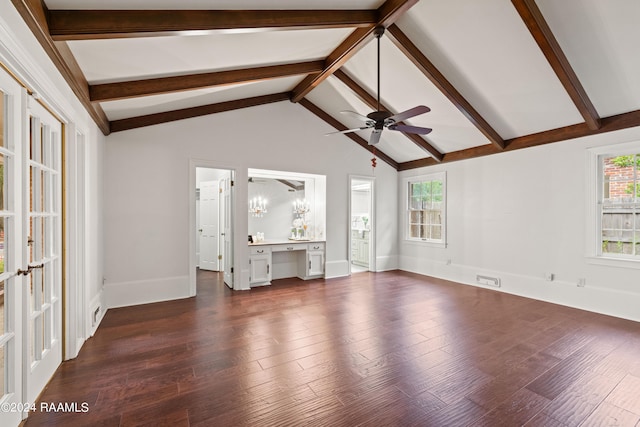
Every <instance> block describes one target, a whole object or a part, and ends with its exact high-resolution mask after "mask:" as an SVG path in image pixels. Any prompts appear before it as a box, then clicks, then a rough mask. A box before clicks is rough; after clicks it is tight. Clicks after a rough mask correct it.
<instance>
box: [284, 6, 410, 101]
mask: <svg viewBox="0 0 640 427" xmlns="http://www.w3.org/2000/svg"><path fill="white" fill-rule="evenodd" d="M417 2H418V0H387V1H386V2H384V4H383V5H382V6H380V7H379V8H378V10H377V11H376V13H377V22H376V24H374V25H370V26H368V27H365V28H358V29H357V30H355V31H354V32H352V33H351V34H350V35H349V37H347V38H346V39H345V40H344V41H343V42H342V43H341V44H340V46H338V47H337V48H336V49H335V50H334V51H333V52H331V54H329V56H328V57H327V58H326V59H325V62H324V69H323V70H322V72H320V73H319V74H317V75H311V76H308V77H307V78H305V79H304V80H303V81H302V82H301V83H300V84H299V85H298V86H296V87H295V88H294V89H293V91H292V95H291V102H300V100H301V99H302V98H304V97H305V96H307V94H308V93H309V92H311V91H312V90H313V89H314V88H315V87H317V86H318V85H319V84H320V83H322V82H323V81H325V80H326V79H327V77H329V76H330V75H331V74H333V73H334V72H335V71H336V70H337V69H339V68H340V67H342V65H344V63H345V62H347V61H348V60H349V59H350V58H351V57H352V56H353V55H355V54H356V53H357V52H358V51H359V50H360V49H361V48H362V47H363V46H364V45H365V44H367V43H368V42H369V41H371V40H372V39H373V37H374V34H373V30H374V29H375V27H376V26H378V25H382V26H384V27H387V26H389V25H391V24H393V23H394V22H395V21H396V20H397V19H398V18H400V16H402V15H403V14H404V13H405V12H406V11H407V10H409V9H410V8H411V7H412V6H413V5H414V4H416V3H417Z"/></svg>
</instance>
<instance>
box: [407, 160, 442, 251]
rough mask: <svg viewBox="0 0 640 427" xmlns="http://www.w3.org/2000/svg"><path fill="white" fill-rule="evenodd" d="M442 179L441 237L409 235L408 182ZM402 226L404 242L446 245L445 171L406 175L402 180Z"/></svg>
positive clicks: (436, 245) (432, 245)
mask: <svg viewBox="0 0 640 427" xmlns="http://www.w3.org/2000/svg"><path fill="white" fill-rule="evenodd" d="M435 180H441V181H442V239H440V240H422V239H416V238H411V237H409V215H408V212H409V184H410V183H412V182H422V181H435ZM402 198H403V200H404V201H403V203H402V226H403V229H404V230H403V235H404V241H405V242H406V243H410V244H415V245H420V246H431V247H436V248H446V247H447V173H446V172H435V173H430V174H426V175H416V176H411V177H407V178H405V179H404V180H403V190H402Z"/></svg>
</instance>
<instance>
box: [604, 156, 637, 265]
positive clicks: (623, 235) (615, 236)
mask: <svg viewBox="0 0 640 427" xmlns="http://www.w3.org/2000/svg"><path fill="white" fill-rule="evenodd" d="M639 169H640V154H633V153H629V154H623V155H617V156H611V155H607V156H601V157H600V170H601V171H602V172H601V174H600V182H601V184H602V188H601V198H600V200H599V206H600V230H601V235H600V250H601V254H602V255H605V256H615V257H623V258H634V259H640V180H639V178H640V177H639V176H638V170H639Z"/></svg>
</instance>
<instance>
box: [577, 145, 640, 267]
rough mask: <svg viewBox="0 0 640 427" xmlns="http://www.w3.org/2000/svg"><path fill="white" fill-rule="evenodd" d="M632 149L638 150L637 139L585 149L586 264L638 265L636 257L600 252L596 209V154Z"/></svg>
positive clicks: (598, 189) (598, 196) (598, 187)
mask: <svg viewBox="0 0 640 427" xmlns="http://www.w3.org/2000/svg"><path fill="white" fill-rule="evenodd" d="M633 152H640V141H633V142H625V143H622V144H616V145H607V146H602V147H595V148H591V149H589V150H587V168H586V173H587V177H586V180H585V182H586V183H587V187H586V191H587V197H586V198H585V199H586V203H587V205H586V212H587V221H586V232H585V236H586V245H587V246H586V255H585V258H586V260H587V262H588V263H589V264H596V265H605V266H610V267H623V268H633V269H640V259H630V258H626V257H623V256H616V255H615V254H603V253H602V247H601V243H600V242H601V240H600V238H601V236H602V223H601V221H600V209H599V207H598V201H599V200H600V199H601V194H600V193H601V192H602V186H601V185H600V175H601V172H602V171H601V166H600V157H602V156H620V155H627V154H629V153H633Z"/></svg>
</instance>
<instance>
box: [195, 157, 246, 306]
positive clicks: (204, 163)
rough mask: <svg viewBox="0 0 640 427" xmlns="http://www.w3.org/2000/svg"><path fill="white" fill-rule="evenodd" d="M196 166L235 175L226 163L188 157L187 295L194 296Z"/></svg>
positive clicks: (233, 213) (196, 262) (232, 207)
mask: <svg viewBox="0 0 640 427" xmlns="http://www.w3.org/2000/svg"><path fill="white" fill-rule="evenodd" d="M196 168H209V169H223V170H228V171H230V172H232V175H233V174H235V175H236V176H237V170H238V168H237V167H232V166H228V165H222V164H220V163H218V162H215V161H212V160H206V159H189V180H188V181H189V183H188V184H189V187H188V189H187V194H189V221H188V223H189V229H188V234H187V235H188V236H189V296H190V297H193V296H196V292H197V286H196V279H197V277H196V273H197V272H196V269H197V265H198V259H197V257H196V239H197V238H198V236H197V230H196V192H195V188H196ZM230 209H231V212H232V215H234V216H235V203H233V204H232V205H231V207H230ZM232 234H233V237H232V239H233V240H234V241H235V237H236V230H235V222H234V223H233V224H232ZM236 259H237V258H236V257H235V256H234V261H233V263H234V271H235V272H236V273H234V274H235V275H236V279H237V271H238V270H237V268H236V266H235V264H236ZM237 285H238V281H237V280H234V289H237V287H236V286H237Z"/></svg>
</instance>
